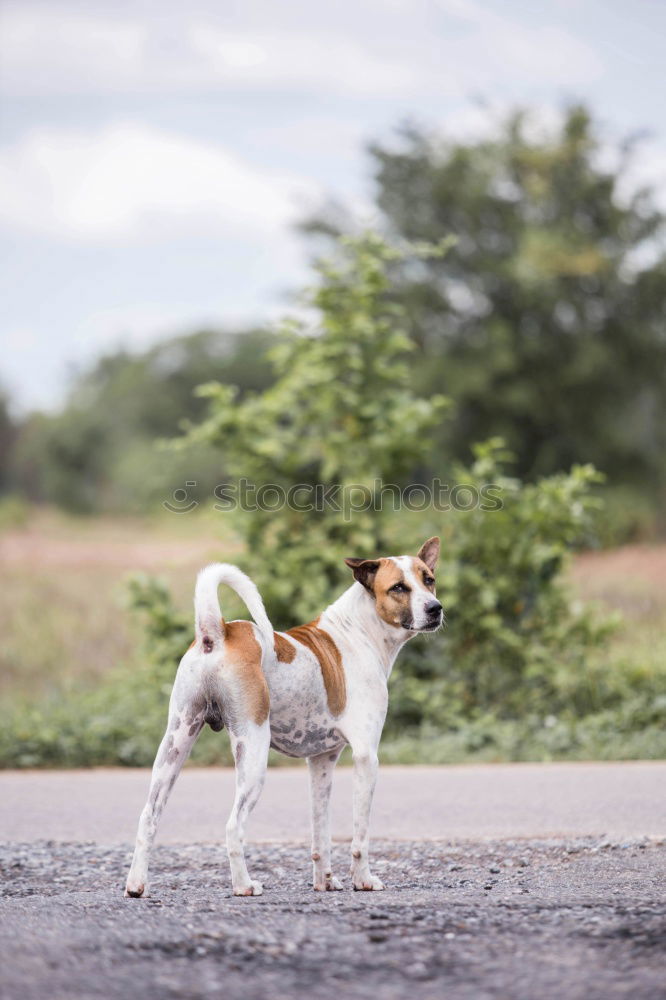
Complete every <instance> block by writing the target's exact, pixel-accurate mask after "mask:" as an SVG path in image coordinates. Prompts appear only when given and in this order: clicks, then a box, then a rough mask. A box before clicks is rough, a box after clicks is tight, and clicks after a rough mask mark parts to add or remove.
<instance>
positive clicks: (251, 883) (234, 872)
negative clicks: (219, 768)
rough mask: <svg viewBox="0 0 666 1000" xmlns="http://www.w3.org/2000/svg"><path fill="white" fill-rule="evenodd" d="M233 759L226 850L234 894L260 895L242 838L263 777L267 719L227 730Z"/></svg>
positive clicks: (261, 887) (267, 742) (269, 733)
mask: <svg viewBox="0 0 666 1000" xmlns="http://www.w3.org/2000/svg"><path fill="white" fill-rule="evenodd" d="M229 735H230V736H231V747H232V750H233V754H234V760H235V761H236V797H235V799H234V804H233V807H232V810H231V815H230V816H229V820H228V822H227V853H228V855H229V865H230V867H231V884H232V886H233V892H234V896H260V895H261V894H262V892H263V891H264V889H263V886H262V885H261V883H260V882H256V881H255V880H254V879H251V878H250V875H249V872H248V870H247V865H246V864H245V854H244V851H243V839H244V834H245V824H246V822H247V820H248V817H249V815H250V813H251V812H252V810H253V809H254V807H255V805H256V804H257V801H258V799H259V796H260V794H261V789H262V788H263V785H264V778H265V777H266V761H267V759H268V747H269V744H270V739H271V731H270V726H269V723H268V719H265V720H264V722H262V723H260V724H257V723H255V722H251V721H247V722H246V723H245V724H244V725H243V726H242V728H241V729H240V731H239V732H238V733H237V734H236V733H234V732H232V731H231V729H230V731H229Z"/></svg>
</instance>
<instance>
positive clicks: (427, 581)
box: [423, 576, 435, 587]
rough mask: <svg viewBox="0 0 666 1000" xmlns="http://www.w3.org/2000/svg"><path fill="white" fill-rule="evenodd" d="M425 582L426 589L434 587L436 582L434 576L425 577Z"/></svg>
mask: <svg viewBox="0 0 666 1000" xmlns="http://www.w3.org/2000/svg"><path fill="white" fill-rule="evenodd" d="M423 582H424V583H425V585H426V587H432V586H433V584H434V582H435V578H434V576H424V577H423Z"/></svg>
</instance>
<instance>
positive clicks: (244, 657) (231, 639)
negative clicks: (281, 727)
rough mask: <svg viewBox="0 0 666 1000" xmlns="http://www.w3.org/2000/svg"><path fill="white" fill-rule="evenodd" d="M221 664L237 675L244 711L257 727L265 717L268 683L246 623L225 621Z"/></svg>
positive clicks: (254, 638) (248, 623) (252, 636)
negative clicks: (245, 707) (245, 710)
mask: <svg viewBox="0 0 666 1000" xmlns="http://www.w3.org/2000/svg"><path fill="white" fill-rule="evenodd" d="M224 640H225V641H224V666H225V669H226V668H229V669H231V670H234V671H235V673H236V674H237V675H238V679H239V681H240V686H241V688H242V690H243V695H244V697H245V699H246V705H247V712H248V715H249V716H250V718H251V719H252V720H253V721H254V722H256V724H257V725H258V726H260V725H261V723H262V722H265V721H266V719H267V718H268V709H269V705H270V702H269V696H268V685H267V684H266V678H265V677H264V671H263V670H262V667H261V646H260V645H259V643H258V641H257V638H256V636H255V634H254V628H253V626H252V625H251V624H250V622H226V623H225V626H224Z"/></svg>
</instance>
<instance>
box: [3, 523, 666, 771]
mask: <svg viewBox="0 0 666 1000" xmlns="http://www.w3.org/2000/svg"><path fill="white" fill-rule="evenodd" d="M239 553H240V546H239V544H238V541H237V539H236V538H235V537H234V535H233V534H232V533H231V531H230V530H229V529H228V527H227V526H226V524H225V523H224V521H223V520H222V517H221V516H218V517H217V518H216V517H215V516H214V515H206V516H202V515H198V514H187V515H173V514H166V513H165V514H164V515H163V516H160V517H156V518H151V519H136V518H133V519H117V518H115V519H112V518H95V519H78V518H69V517H66V516H64V515H62V514H59V513H57V512H54V511H50V510H37V511H30V512H28V514H27V515H26V516H25V517H24V518H22V519H20V521H16V520H14V521H11V522H10V523H7V524H5V525H4V526H3V527H0V558H1V559H2V563H3V588H2V597H1V598H0V700H1V701H2V704H3V711H4V712H12V711H13V712H14V714H15V715H16V714H17V713H18V714H20V715H22V716H23V718H24V731H25V742H26V747H28V749H27V750H26V756H25V758H24V760H23V763H24V764H29V763H31V760H32V758H31V756H30V753H31V751H30V750H29V745H30V737H31V725H32V721H31V719H32V716H31V706H34V705H38V704H44V703H45V701H48V702H49V704H51V705H52V706H53V710H52V713H51V714H50V716H49V724H50V725H51V726H52V727H53V728H54V729H55V730H58V727H61V731H62V741H64V745H65V746H66V747H67V746H68V745H69V746H70V750H71V753H70V755H69V756H68V753H67V752H65V753H64V760H65V761H68V760H69V761H70V762H79V763H80V762H81V760H82V759H85V754H86V748H85V746H81V745H77V734H76V731H75V730H72V732H71V733H69V735H68V733H67V732H66V729H67V725H68V724H70V723H69V722H68V717H67V713H66V711H65V710H64V707H65V706H66V701H67V695H68V692H76V694H77V696H79V695H80V694H81V692H84V694H85V693H86V692H87V694H85V697H89V704H90V706H91V710H94V711H97V710H98V708H99V706H97V705H96V704H95V692H96V689H97V687H98V686H99V682H100V680H102V679H107V678H108V677H109V676H113V672H114V671H116V668H118V667H119V665H123V666H122V669H123V670H126V671H130V672H131V671H132V670H135V669H137V668H138V667H139V666H140V665H141V664H140V660H139V654H138V652H137V650H138V640H139V630H138V627H137V625H136V623H134V622H133V621H132V618H131V616H130V615H129V614H128V612H127V609H126V606H125V600H126V588H125V581H126V578H127V575H128V571H130V570H131V571H135V570H139V571H145V572H148V573H157V574H159V575H160V576H161V577H163V578H164V580H165V581H166V582H167V583H168V584H169V586H170V587H171V588H172V591H173V594H174V597H175V600H176V602H177V603H178V605H179V607H181V608H183V609H187V608H188V607H190V606H191V600H192V589H193V583H194V577H195V574H196V572H197V570H198V569H199V568H200V567H201V566H202V565H203V564H205V563H206V562H208V561H210V560H213V559H230V560H233V559H234V558H236V557H237V556H238V555H239ZM572 584H573V587H574V590H575V593H576V594H577V595H578V596H579V597H580V599H581V600H586V601H587V600H594V601H598V602H599V603H600V604H602V605H603V606H604V607H606V608H609V609H611V610H614V611H618V612H620V613H621V615H622V617H623V625H622V627H621V628H620V629H619V630H618V632H617V634H616V635H615V636H614V638H613V639H612V641H611V644H610V647H609V649H608V651H607V658H606V660H605V662H604V663H602V664H600V669H601V676H603V671H605V670H607V671H608V672H610V673H609V675H610V674H612V675H613V676H620V675H621V677H622V683H623V685H624V690H625V692H626V693H625V697H624V699H623V702H622V704H621V705H619V706H618V707H617V708H616V709H614V710H613V711H612V712H607V713H600V714H599V715H598V716H590V717H588V718H585V719H582V720H580V719H579V720H565V719H561V718H558V719H552V720H546V723H544V720H543V719H525V720H521V721H520V722H515V721H514V722H498V720H497V719H483V718H482V719H477V720H475V721H474V722H473V723H466V724H465V726H464V727H461V729H460V730H459V731H453V732H448V733H445V734H442V733H438V732H432V731H424V732H422V733H421V734H419V735H409V736H405V737H400V738H395V739H393V740H391V741H386V740H385V741H384V742H383V743H382V750H381V756H382V759H383V760H384V761H385V762H391V763H411V762H417V761H418V762H420V763H441V762H462V761H484V760H498V759H503V760H540V759H618V758H646V757H650V758H654V757H666V731H665V730H664V727H663V723H662V722H660V718H663V711H664V708H666V704H665V705H660V706H656V709H658V711H656V710H655V713H654V718H653V717H652V715H651V714H650V711H649V706H648V710H647V714H646V705H645V702H644V701H641V702H640V704H639V703H638V700H637V699H633V698H632V693H633V692H635V691H637V690H639V689H644V688H645V686H646V685H645V682H646V681H649V680H650V679H654V678H663V679H664V683H663V684H662V685H661V689H662V690H665V691H666V545H662V546H630V547H624V548H622V549H618V550H614V551H608V552H600V553H590V554H586V555H583V556H581V557H579V558H578V560H577V561H576V562H575V564H574V567H573V570H572ZM225 602H226V603H225V611H226V612H228V615H229V616H230V617H233V616H235V615H238V614H244V612H243V611H242V609H241V606H240V605H239V604H236V605H234V604H231V605H230V604H229V601H228V598H227V596H226V595H225ZM396 669H397V670H398V671H399V669H400V665H399V663H398V666H397V668H396ZM121 683H122V682H121ZM656 687H657V688H659V687H660V685H656ZM82 704H87V703H86V702H85V698H84V701H83V702H82ZM61 708H63V712H62V716H61V715H60V709H61ZM70 715H71V713H70ZM35 718H37V716H35ZM68 740H69V744H68V743H67V741H68ZM137 740H138V741H139V742H138V743H137V745H136V746H135V745H128V746H126V747H125V748H124V750H123V753H124V757H122V756H121V759H124V760H125V761H126V762H127V763H135V762H137V760H143V759H145V756H146V753H147V750H146V747H145V746H143V745H142V744H141V743H140V734H138V736H137ZM62 741H61V742H62ZM34 754H35V756H34V762H35V763H44V762H47V763H48V760H46V761H45V760H44V756H43V754H42V753H41V751H39V750H35V751H34ZM62 759H63V758H62V755H61V757H60V758H56V759H54V760H53V763H54V764H57V763H58V762H62ZM195 759H196V760H197V761H198V762H199V763H213V762H229V760H230V757H229V752H228V746H227V744H226V742H225V740H224V738H223V737H221V736H220V735H217V734H213V733H212V732H210V733H209V732H207V733H206V734H205V737H202V739H201V740H200V741H199V743H198V744H197V753H196V757H195ZM274 762H275V763H278V762H279V763H285V762H286V761H285V759H284V758H281V757H278V756H277V755H275V760H274ZM1 764H2V761H0V766H1Z"/></svg>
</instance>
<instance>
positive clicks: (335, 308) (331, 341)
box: [181, 234, 447, 627]
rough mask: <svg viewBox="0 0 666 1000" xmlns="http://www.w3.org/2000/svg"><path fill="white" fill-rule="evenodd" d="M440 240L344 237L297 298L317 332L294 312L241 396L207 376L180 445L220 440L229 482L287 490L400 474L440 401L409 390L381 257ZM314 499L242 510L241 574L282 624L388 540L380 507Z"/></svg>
mask: <svg viewBox="0 0 666 1000" xmlns="http://www.w3.org/2000/svg"><path fill="white" fill-rule="evenodd" d="M445 249H446V247H445V246H443V245H440V246H439V247H429V248H426V247H423V246H419V247H410V248H408V249H407V250H406V251H405V253H404V254H402V253H400V252H399V251H398V250H396V249H395V248H392V247H390V246H388V245H387V244H386V243H384V242H383V241H382V240H380V239H379V238H378V237H376V236H374V235H372V234H367V235H365V236H364V237H362V238H361V239H358V240H344V241H342V243H341V245H340V248H339V252H338V255H337V257H336V259H335V260H334V261H329V262H320V263H319V264H318V267H317V270H318V274H319V284H318V285H317V286H316V287H315V288H314V289H312V290H311V292H310V293H309V294H308V295H307V297H306V302H305V304H306V306H307V307H308V308H309V309H310V310H311V311H312V312H313V313H314V315H315V316H316V321H315V325H314V329H313V328H312V326H310V325H309V324H308V325H306V323H305V322H301V323H294V322H292V323H290V324H289V327H288V329H289V332H290V334H291V335H290V336H289V337H285V338H284V339H283V343H282V344H281V345H280V346H279V347H278V348H276V349H275V350H274V351H273V352H272V355H271V356H272V361H273V365H274V375H275V380H274V382H273V384H272V385H270V386H269V387H268V388H267V389H266V390H265V391H264V392H262V393H260V394H248V395H247V396H246V397H245V399H242V400H239V399H238V394H237V393H236V392H235V391H234V390H233V389H232V388H230V387H229V386H224V385H220V384H209V385H207V386H204V387H203V388H202V390H201V392H202V394H203V395H204V396H205V397H206V398H207V399H208V400H209V411H208V414H207V416H206V419H205V420H204V421H203V422H202V423H200V424H199V425H198V426H193V427H191V428H190V431H189V434H188V435H187V437H186V438H185V439H184V441H183V442H181V446H185V447H187V448H189V447H190V446H191V445H192V444H195V445H200V444H202V443H203V444H205V445H207V446H210V445H213V446H216V447H218V448H219V449H220V451H221V452H222V454H223V456H224V464H225V467H226V468H227V469H228V470H229V472H230V473H231V475H232V476H233V477H235V478H236V479H237V480H238V479H241V478H242V477H244V478H246V479H248V480H250V481H251V482H253V483H254V484H255V485H257V486H260V487H261V486H266V485H267V484H270V485H271V486H274V487H277V488H278V489H279V490H280V491H281V492H282V495H283V496H287V495H288V493H289V491H290V490H291V489H292V488H295V487H298V486H300V485H306V486H309V487H315V486H319V487H321V488H323V490H324V491H328V492H330V491H331V490H332V489H334V488H336V487H338V486H339V487H340V489H341V492H340V496H342V495H344V491H345V490H348V489H350V488H351V487H361V488H362V489H363V490H364V491H366V493H367V496H368V497H369V498H371V499H372V498H373V497H374V495H375V493H376V491H377V481H383V482H390V483H394V484H396V485H398V486H400V485H404V484H405V483H407V482H408V481H409V480H410V478H411V476H413V475H414V473H415V471H416V470H418V468H419V466H420V465H421V464H422V462H423V460H424V458H425V456H426V455H427V454H428V451H429V447H430V445H429V438H430V435H431V433H432V430H433V428H434V427H436V426H437V425H438V424H439V423H440V422H441V420H442V415H443V413H444V411H445V409H446V406H447V404H446V400H445V399H444V398H443V397H442V396H441V395H438V394H435V395H431V396H429V397H427V398H426V397H421V396H419V395H417V394H415V392H414V391H413V389H412V387H411V377H410V367H409V355H410V352H411V351H412V350H413V345H412V344H411V342H410V339H409V337H408V335H407V332H406V330H405V326H404V317H403V311H402V309H401V308H400V307H399V306H397V305H396V304H395V303H392V302H391V301H390V299H389V296H388V267H389V264H390V263H391V262H393V261H396V260H399V259H402V257H403V256H406V255H407V256H409V257H410V258H411V259H414V257H415V256H417V255H418V256H419V257H421V258H424V257H426V256H433V255H437V256H438V255H441V253H443V252H444V251H445ZM299 506H301V507H302V506H304V504H303V503H302V502H301V503H300V504H299ZM312 506H313V509H312V510H302V509H296V507H295V506H294V505H285V506H283V508H282V509H281V510H280V511H279V512H275V511H272V510H262V509H258V510H255V511H245V512H242V513H241V515H240V516H239V517H238V520H237V524H238V527H239V530H240V532H241V534H242V535H243V537H244V540H245V542H246V547H247V550H248V552H249V553H251V555H252V565H251V566H250V567H249V569H250V572H251V573H252V575H253V577H255V578H256V579H257V581H258V583H259V585H260V587H261V590H262V593H263V594H264V596H265V599H266V602H267V605H268V607H269V609H270V613H271V614H273V615H274V616H275V620H276V621H280V623H281V624H282V625H283V626H285V627H286V626H287V625H290V624H294V623H295V622H297V621H303V620H304V619H307V618H308V617H311V616H312V615H313V614H316V613H317V612H318V611H319V610H321V608H322V606H324V605H325V604H326V603H327V602H328V600H329V599H330V596H331V593H332V590H333V588H335V587H340V585H341V583H342V581H343V580H344V579H345V578H346V574H347V571H346V570H345V568H344V565H343V559H344V557H345V556H346V555H350V554H353V553H354V552H375V551H382V550H385V549H386V548H387V544H388V535H387V531H388V528H387V525H388V518H387V517H386V516H385V515H384V512H382V511H381V510H380V511H377V510H372V509H370V510H366V511H363V512H360V513H357V514H355V515H354V517H353V519H351V520H345V518H344V516H343V514H344V511H343V512H340V511H336V510H334V509H331V508H330V507H328V508H326V509H317V507H318V505H317V504H316V503H313V504H312ZM373 506H374V502H373V503H371V504H370V507H373ZM347 575H348V574H347ZM305 580H307V586H304V585H303V582H304V581H305Z"/></svg>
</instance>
